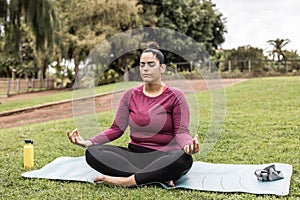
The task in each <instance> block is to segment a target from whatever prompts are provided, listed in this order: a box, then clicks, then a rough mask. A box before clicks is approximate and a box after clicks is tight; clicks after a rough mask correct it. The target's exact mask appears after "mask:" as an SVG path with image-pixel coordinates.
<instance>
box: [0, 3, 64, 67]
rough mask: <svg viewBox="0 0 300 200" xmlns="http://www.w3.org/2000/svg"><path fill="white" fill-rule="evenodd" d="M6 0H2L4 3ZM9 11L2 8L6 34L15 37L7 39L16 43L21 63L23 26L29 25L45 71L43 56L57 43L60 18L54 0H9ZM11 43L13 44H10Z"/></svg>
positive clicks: (38, 56) (15, 47) (38, 58)
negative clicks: (5, 20)
mask: <svg viewBox="0 0 300 200" xmlns="http://www.w3.org/2000/svg"><path fill="white" fill-rule="evenodd" d="M2 1H3V2H4V1H6V0H0V4H2V3H3V2H2ZM7 3H8V4H7V11H6V12H5V10H4V9H3V10H1V13H0V14H1V16H4V18H5V19H7V27H5V30H4V31H5V35H6V36H7V38H13V40H12V39H10V40H9V41H7V42H8V43H12V41H13V43H14V50H15V52H16V53H17V55H16V56H17V57H18V59H19V61H20V63H21V64H22V63H23V56H22V42H21V39H22V31H21V29H22V27H24V25H25V26H28V27H29V28H30V30H29V31H30V32H32V34H33V36H34V43H35V48H34V50H35V51H34V54H35V57H36V58H37V60H39V61H40V63H39V66H40V67H41V71H42V72H44V71H45V69H44V68H45V66H43V60H44V59H43V57H44V55H45V54H46V51H47V50H49V49H52V48H53V45H54V44H55V43H56V38H57V36H56V30H57V27H58V18H57V17H56V14H55V9H54V5H53V4H54V1H52V0H26V1H24V0H10V1H7ZM8 45H11V44H8Z"/></svg>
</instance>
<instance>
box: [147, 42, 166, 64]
mask: <svg viewBox="0 0 300 200" xmlns="http://www.w3.org/2000/svg"><path fill="white" fill-rule="evenodd" d="M148 52H151V53H153V54H154V55H155V56H156V58H157V59H158V60H159V63H160V64H164V63H165V57H164V55H163V54H162V52H161V51H160V50H159V45H158V44H157V42H151V43H150V44H149V45H148V48H147V49H145V50H144V51H143V53H148Z"/></svg>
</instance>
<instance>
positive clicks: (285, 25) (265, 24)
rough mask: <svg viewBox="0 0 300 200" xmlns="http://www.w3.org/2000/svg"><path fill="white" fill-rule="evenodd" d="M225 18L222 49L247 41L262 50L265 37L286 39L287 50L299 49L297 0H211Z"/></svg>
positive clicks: (241, 44)
mask: <svg viewBox="0 0 300 200" xmlns="http://www.w3.org/2000/svg"><path fill="white" fill-rule="evenodd" d="M212 2H213V3H215V4H216V9H217V10H218V11H219V12H220V13H222V14H223V17H225V18H226V21H227V22H226V29H227V33H226V34H225V42H224V43H223V44H222V48H223V49H232V48H235V49H237V47H239V46H245V45H250V46H252V47H258V48H261V49H263V50H264V51H265V52H267V51H268V50H270V49H272V47H271V45H269V44H268V43H267V41H268V40H275V39H277V38H280V39H289V40H290V43H289V44H287V45H286V46H285V48H284V49H286V50H297V52H298V54H299V53H300V28H299V24H300V12H299V10H300V1H299V0H212Z"/></svg>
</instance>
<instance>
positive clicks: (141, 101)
mask: <svg viewBox="0 0 300 200" xmlns="http://www.w3.org/2000/svg"><path fill="white" fill-rule="evenodd" d="M189 121H190V110H189V106H188V103H187V101H186V98H185V96H184V94H183V92H182V91H181V90H179V89H177V88H175V87H171V86H167V87H166V88H165V90H164V91H163V92H162V94H160V95H159V96H156V97H149V96H146V95H145V94H144V93H143V85H140V86H137V87H135V88H131V89H128V90H126V91H125V92H124V94H123V96H122V98H121V100H120V103H119V107H118V110H117V113H116V116H115V119H114V122H113V124H112V125H111V127H110V128H108V129H107V130H105V131H103V132H102V133H99V134H98V135H96V136H94V137H92V138H90V140H91V141H92V143H93V144H94V145H95V144H104V143H107V142H109V141H113V140H115V139H117V138H119V137H120V136H121V135H122V134H123V133H124V131H125V129H126V128H127V126H128V125H129V127H130V139H131V141H130V142H129V143H131V144H134V145H139V146H142V147H146V148H150V149H154V150H159V151H169V150H175V149H182V148H183V147H184V146H185V145H187V144H188V143H190V142H191V141H192V137H191V135H190V133H189Z"/></svg>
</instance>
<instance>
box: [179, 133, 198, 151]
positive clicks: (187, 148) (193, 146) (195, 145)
mask: <svg viewBox="0 0 300 200" xmlns="http://www.w3.org/2000/svg"><path fill="white" fill-rule="evenodd" d="M199 149H200V148H199V141H198V135H196V136H195V137H194V138H193V140H192V142H191V143H190V144H187V145H185V146H184V148H183V150H184V152H185V153H186V154H190V155H192V154H195V153H198V152H199Z"/></svg>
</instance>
